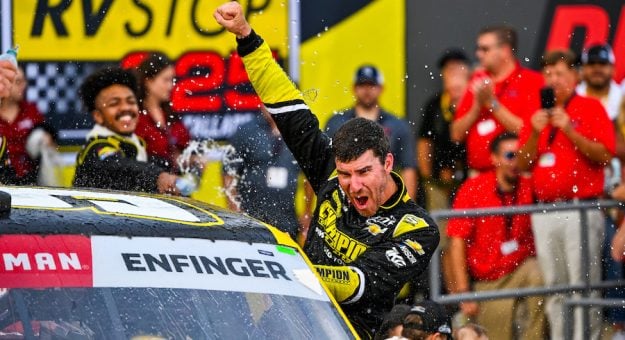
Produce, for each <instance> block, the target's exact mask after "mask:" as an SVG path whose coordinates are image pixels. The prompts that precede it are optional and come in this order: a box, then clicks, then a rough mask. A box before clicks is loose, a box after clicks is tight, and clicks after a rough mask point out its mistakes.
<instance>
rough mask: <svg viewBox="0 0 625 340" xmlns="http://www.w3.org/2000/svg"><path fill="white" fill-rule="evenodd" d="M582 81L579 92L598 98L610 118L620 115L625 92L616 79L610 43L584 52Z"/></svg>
mask: <svg viewBox="0 0 625 340" xmlns="http://www.w3.org/2000/svg"><path fill="white" fill-rule="evenodd" d="M581 61H582V72H581V75H582V82H581V83H580V84H579V85H578V86H577V93H578V94H580V95H582V96H587V97H592V98H596V99H598V100H599V101H600V102H601V104H603V107H604V108H605V110H606V111H607V112H608V116H609V117H610V120H612V121H614V120H615V119H616V117H617V116H618V111H619V107H620V105H621V99H622V97H623V93H622V92H621V88H620V87H619V85H618V84H617V83H616V81H614V79H613V78H614V63H615V58H614V52H612V48H611V47H610V45H593V46H590V47H589V48H588V49H587V50H585V51H584V53H582V58H581Z"/></svg>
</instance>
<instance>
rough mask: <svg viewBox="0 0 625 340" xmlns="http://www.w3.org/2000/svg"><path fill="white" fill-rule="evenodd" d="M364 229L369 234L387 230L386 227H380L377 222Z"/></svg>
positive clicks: (374, 234) (377, 233)
mask: <svg viewBox="0 0 625 340" xmlns="http://www.w3.org/2000/svg"><path fill="white" fill-rule="evenodd" d="M365 229H366V230H367V231H368V232H369V234H371V235H373V236H376V235H379V234H382V233H385V232H386V231H387V230H388V228H381V227H380V226H379V225H377V224H371V225H369V226H367V227H365Z"/></svg>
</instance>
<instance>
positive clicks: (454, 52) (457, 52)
mask: <svg viewBox="0 0 625 340" xmlns="http://www.w3.org/2000/svg"><path fill="white" fill-rule="evenodd" d="M450 61H460V62H463V63H465V64H467V65H469V57H467V55H466V54H465V53H464V51H463V50H461V49H458V48H448V49H446V50H445V51H444V52H443V54H441V56H440V58H439V59H438V68H439V69H442V68H443V67H445V65H447V63H448V62H450Z"/></svg>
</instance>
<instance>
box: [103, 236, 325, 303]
mask: <svg viewBox="0 0 625 340" xmlns="http://www.w3.org/2000/svg"><path fill="white" fill-rule="evenodd" d="M92 247H93V267H94V271H93V285H94V286H95V287H151V288H161V287H163V288H186V289H205V290H221V291H236V292H247V293H262V294H280V295H288V296H296V297H303V298H310V299H315V300H328V297H327V296H325V295H319V293H318V291H319V289H318V287H316V286H315V285H314V284H312V283H311V282H310V279H309V278H310V277H314V272H313V270H312V269H311V267H309V266H308V265H307V264H306V262H305V261H304V259H303V258H302V257H301V255H299V254H298V253H297V252H295V251H287V250H286V249H283V248H287V247H283V246H279V245H272V244H265V243H252V244H250V243H246V242H238V241H224V240H204V239H171V238H158V237H133V238H126V237H117V236H93V237H92ZM290 250H292V249H290ZM307 272H308V273H309V274H307ZM296 273H297V274H296Z"/></svg>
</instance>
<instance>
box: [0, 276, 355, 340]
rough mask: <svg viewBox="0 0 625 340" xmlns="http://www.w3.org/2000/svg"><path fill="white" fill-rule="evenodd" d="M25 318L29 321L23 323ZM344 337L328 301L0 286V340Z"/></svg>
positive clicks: (171, 291)
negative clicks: (0, 296)
mask: <svg viewBox="0 0 625 340" xmlns="http://www.w3.org/2000/svg"><path fill="white" fill-rule="evenodd" d="M24 325H30V327H24ZM233 336H236V338H249V339H252V338H253V339H270V338H277V337H279V338H285V339H348V338H352V336H350V335H349V330H348V328H347V326H346V325H345V324H344V323H343V322H342V321H341V318H340V316H339V315H338V313H337V312H336V310H335V309H334V308H332V306H331V304H330V302H329V301H320V300H314V299H306V298H300V297H293V296H283V295H279V294H260V293H243V292H228V291H209V290H197V289H170V288H60V289H59V288H46V289H5V290H3V295H2V298H1V300H0V339H22V338H24V339H160V338H162V339H224V338H232V337H233Z"/></svg>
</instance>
